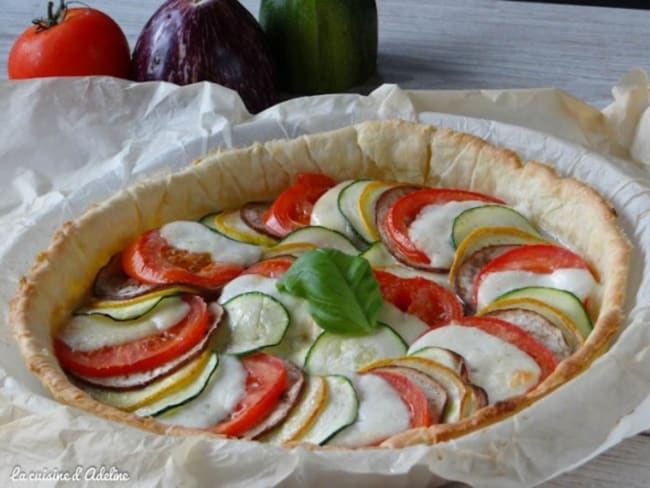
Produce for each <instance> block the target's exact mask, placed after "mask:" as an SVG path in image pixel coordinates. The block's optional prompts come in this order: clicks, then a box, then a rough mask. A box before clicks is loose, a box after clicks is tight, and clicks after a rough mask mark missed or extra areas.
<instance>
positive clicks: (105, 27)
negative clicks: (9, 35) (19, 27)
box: [7, 0, 131, 79]
mask: <svg viewBox="0 0 650 488" xmlns="http://www.w3.org/2000/svg"><path fill="white" fill-rule="evenodd" d="M130 58H131V55H130V51H129V43H128V41H127V39H126V36H125V35H124V33H123V32H122V30H121V29H120V27H119V26H118V25H117V24H116V23H115V21H114V20H113V19H111V18H110V17H109V16H108V15H106V14H104V13H102V12H100V11H99V10H95V9H92V8H89V7H82V8H68V6H67V4H66V3H65V1H64V0H61V3H60V5H59V7H58V8H57V9H56V10H55V9H54V3H53V2H49V3H48V15H47V17H46V18H43V19H38V20H35V21H34V25H33V26H31V27H29V28H27V29H26V30H25V31H24V32H23V33H22V34H21V35H20V36H19V37H18V39H16V42H15V43H14V45H13V47H12V48H11V51H10V53H9V60H8V63H7V71H8V74H9V78H10V79H17V78H38V77H43V76H86V75H108V76H116V77H120V78H128V77H129V72H130Z"/></svg>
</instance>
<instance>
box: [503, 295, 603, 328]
mask: <svg viewBox="0 0 650 488" xmlns="http://www.w3.org/2000/svg"><path fill="white" fill-rule="evenodd" d="M524 297H525V298H533V299H536V300H539V301H541V302H544V303H545V304H547V305H548V306H550V307H552V308H554V309H557V310H558V311H560V312H561V313H562V314H564V315H566V316H567V317H568V318H569V320H570V321H571V322H573V323H574V324H575V326H576V327H577V328H578V331H579V332H580V334H581V335H582V338H583V340H587V337H588V336H589V334H590V333H591V330H592V329H593V324H592V322H591V319H590V318H589V314H587V311H586V310H585V307H584V306H583V305H582V302H581V301H580V299H579V298H578V297H577V296H575V295H574V294H573V293H571V292H569V291H566V290H560V289H557V288H546V287H543V286H527V287H524V288H517V289H516V290H512V291H509V292H506V293H504V294H503V295H501V296H499V297H497V299H496V300H495V302H496V301H500V300H504V299H514V298H524Z"/></svg>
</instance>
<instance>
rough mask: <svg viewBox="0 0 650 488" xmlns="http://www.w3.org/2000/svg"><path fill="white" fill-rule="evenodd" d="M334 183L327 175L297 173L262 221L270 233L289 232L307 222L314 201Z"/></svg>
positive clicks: (280, 235)
mask: <svg viewBox="0 0 650 488" xmlns="http://www.w3.org/2000/svg"><path fill="white" fill-rule="evenodd" d="M334 185H336V181H335V180H333V179H332V178H330V177H329V176H325V175H321V174H312V173H299V174H298V175H297V176H296V182H295V183H294V184H293V186H290V187H289V188H287V189H286V190H284V191H283V192H282V193H280V195H279V196H278V197H277V198H276V199H275V201H274V202H273V205H271V208H269V210H268V211H267V212H266V213H265V214H264V217H263V219H264V222H265V224H266V226H267V228H268V230H269V232H270V233H271V234H273V235H274V236H276V237H284V236H285V235H287V234H288V233H289V232H291V231H292V230H294V229H297V228H299V227H304V226H305V225H308V224H309V218H310V217H311V212H312V209H313V208H314V204H315V203H316V201H317V200H318V199H319V198H320V197H321V195H323V193H325V192H326V191H327V190H328V189H330V188H331V187H333V186H334Z"/></svg>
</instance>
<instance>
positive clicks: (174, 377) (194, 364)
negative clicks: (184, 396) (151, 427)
mask: <svg viewBox="0 0 650 488" xmlns="http://www.w3.org/2000/svg"><path fill="white" fill-rule="evenodd" d="M211 356H212V354H211V353H210V352H209V351H206V352H204V353H203V354H201V355H200V356H199V357H198V358H196V359H194V360H192V361H190V362H189V363H188V364H186V365H185V366H182V367H181V368H180V369H179V370H178V371H175V372H173V373H172V374H170V375H167V376H165V377H163V378H162V379H159V380H156V381H154V382H153V383H150V384H148V385H146V386H144V387H142V388H138V389H134V390H124V391H120V390H109V389H104V388H97V387H84V390H86V391H87V392H88V393H90V395H91V396H92V397H93V398H94V399H95V400H99V401H100V402H102V403H106V404H108V405H111V406H113V407H117V408H119V409H122V410H126V411H127V412H132V411H133V410H136V409H138V408H140V407H144V406H145V405H147V404H151V403H153V402H155V401H156V400H158V399H160V398H161V397H164V396H166V395H170V394H172V393H173V392H175V391H178V390H180V389H181V388H183V387H185V386H187V385H189V384H190V383H192V382H193V381H194V380H196V379H197V378H198V376H199V375H200V374H201V372H202V371H203V370H204V369H205V368H206V366H207V364H208V361H209V360H210V358H211Z"/></svg>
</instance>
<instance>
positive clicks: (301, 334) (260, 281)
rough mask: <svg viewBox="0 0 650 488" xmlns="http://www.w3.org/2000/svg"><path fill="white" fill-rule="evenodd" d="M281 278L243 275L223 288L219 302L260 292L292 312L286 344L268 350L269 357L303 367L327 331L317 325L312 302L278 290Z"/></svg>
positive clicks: (284, 342)
mask: <svg viewBox="0 0 650 488" xmlns="http://www.w3.org/2000/svg"><path fill="white" fill-rule="evenodd" d="M277 281H278V280H277V279H275V278H267V277H265V276H260V275H255V274H248V275H241V276H238V277H237V278H235V279H234V280H232V281H230V282H229V283H228V284H227V285H226V286H224V287H223V291H222V292H221V297H220V298H219V303H225V302H227V301H228V300H230V299H231V298H233V297H235V296H237V295H240V294H242V293H246V292H250V291H258V292H260V293H265V294H267V295H270V296H272V297H273V298H275V299H277V300H278V301H279V302H280V303H282V304H283V305H284V306H285V307H286V309H287V310H288V312H289V316H290V318H291V322H290V324H289V328H288V329H287V332H286V334H285V336H284V337H283V339H282V342H280V344H278V345H277V346H273V347H270V348H267V349H266V352H268V353H269V354H275V355H278V356H280V357H282V358H284V359H289V360H290V361H293V362H294V363H295V364H297V365H300V366H302V365H303V364H304V362H305V356H306V355H307V351H308V350H309V346H311V344H312V343H313V342H314V341H315V340H316V337H318V335H319V334H320V333H321V332H323V330H322V329H321V328H320V327H319V326H318V324H316V322H314V319H313V318H312V316H311V314H310V313H309V303H308V302H307V300H305V299H303V298H298V297H294V296H293V295H289V294H288V293H282V292H281V291H279V290H278V289H277V287H276V283H277Z"/></svg>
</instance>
